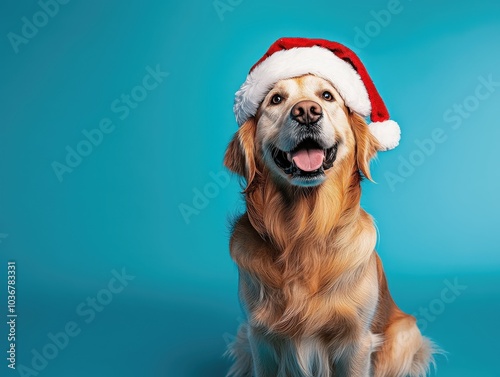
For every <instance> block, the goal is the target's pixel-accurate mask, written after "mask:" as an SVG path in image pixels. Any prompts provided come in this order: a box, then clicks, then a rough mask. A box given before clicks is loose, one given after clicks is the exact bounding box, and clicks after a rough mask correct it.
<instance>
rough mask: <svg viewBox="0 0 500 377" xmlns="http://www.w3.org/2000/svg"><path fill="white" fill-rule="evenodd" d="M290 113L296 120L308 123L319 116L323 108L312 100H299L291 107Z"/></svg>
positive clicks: (314, 120)
mask: <svg viewBox="0 0 500 377" xmlns="http://www.w3.org/2000/svg"><path fill="white" fill-rule="evenodd" d="M291 115H292V118H293V119H295V120H296V121H297V122H299V123H302V124H307V125H309V124H312V123H316V122H317V121H318V120H319V118H321V115H323V109H322V108H321V106H320V105H319V103H316V102H314V101H300V102H297V103H296V104H295V105H294V106H293V107H292V111H291Z"/></svg>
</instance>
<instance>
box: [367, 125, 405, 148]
mask: <svg viewBox="0 0 500 377" xmlns="http://www.w3.org/2000/svg"><path fill="white" fill-rule="evenodd" d="M368 128H369V129H370V132H371V134H372V135H373V136H375V138H376V139H377V140H378V142H379V144H380V149H379V150H380V151H388V150H390V149H394V148H396V147H397V146H398V145H399V140H400V139H401V129H400V128H399V125H398V124H397V123H396V122H395V121H393V120H385V121H383V122H373V123H370V124H369V125H368Z"/></svg>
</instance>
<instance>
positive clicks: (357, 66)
mask: <svg viewBox="0 0 500 377" xmlns="http://www.w3.org/2000/svg"><path fill="white" fill-rule="evenodd" d="M305 74H312V75H315V76H318V77H321V78H323V79H326V80H328V81H330V82H331V83H332V85H333V86H334V87H335V89H336V90H337V91H338V92H339V94H340V95H341V96H342V98H343V99H344V102H345V104H346V105H347V106H348V107H349V108H350V109H351V110H352V111H354V112H355V113H357V114H359V115H361V116H363V117H368V116H370V119H371V121H372V123H370V124H369V129H370V131H371V133H372V135H374V136H375V138H376V139H377V140H378V141H379V143H380V145H381V148H380V150H383V151H385V150H389V149H393V148H395V147H397V146H398V144H399V139H400V136H401V131H400V129H399V126H398V124H397V123H396V122H394V121H393V120H390V119H389V112H388V111H387V108H386V107H385V104H384V102H383V101H382V98H381V97H380V94H379V93H378V91H377V89H376V88H375V85H374V84H373V81H372V80H371V78H370V76H369V75H368V72H367V71H366V68H365V67H364V65H363V63H361V60H359V58H358V57H357V56H356V54H355V53H354V52H353V51H351V50H350V49H348V48H347V47H345V46H344V45H342V44H340V43H337V42H330V41H327V40H324V39H307V38H281V39H278V40H277V41H276V42H274V43H273V45H272V46H271V47H270V48H269V50H268V51H267V52H266V54H265V55H264V56H263V57H262V58H261V59H260V60H259V61H258V62H257V63H256V64H255V65H254V66H253V67H252V68H251V69H250V72H249V74H248V76H247V78H246V80H245V82H244V83H243V85H242V86H241V87H240V89H239V90H238V91H237V92H236V97H235V102H234V108H233V110H234V114H235V115H236V121H237V122H238V124H239V125H242V124H243V123H244V122H245V121H246V120H248V119H249V118H251V117H253V116H254V115H255V114H256V112H257V109H258V108H259V105H260V103H261V102H262V100H263V99H264V97H265V96H266V95H267V93H268V92H269V90H271V88H272V86H273V85H274V84H275V83H276V82H278V81H279V80H282V79H287V78H292V77H298V76H302V75H305Z"/></svg>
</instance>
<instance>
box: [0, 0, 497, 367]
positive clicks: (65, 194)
mask: <svg viewBox="0 0 500 377" xmlns="http://www.w3.org/2000/svg"><path fill="white" fill-rule="evenodd" d="M223 2H225V1H223ZM226 4H229V3H226ZM232 4H233V5H227V7H228V8H226V11H225V12H223V13H218V12H217V10H216V9H215V7H214V4H213V2H212V1H211V0H207V1H198V2H181V1H178V2H163V1H149V2H138V1H135V2H126V3H124V2H120V1H116V0H113V1H111V0H110V1H106V2H100V1H86V2H77V1H70V2H69V3H68V4H66V5H61V6H60V9H59V11H58V13H57V14H56V15H55V16H54V17H51V18H50V19H49V20H48V23H47V24H46V25H45V26H43V27H40V29H39V31H38V33H37V35H35V36H34V37H33V38H31V39H30V40H29V41H28V43H27V44H21V45H20V46H19V51H18V53H16V52H15V51H14V48H13V47H12V45H11V43H10V42H9V39H8V37H7V35H8V33H9V32H13V33H16V34H20V33H21V27H22V25H23V21H22V19H21V18H22V17H27V18H28V19H29V20H32V18H33V16H34V15H35V14H36V12H38V11H39V10H40V6H39V5H38V4H37V3H36V2H12V1H9V2H4V3H3V4H2V5H1V6H0V8H1V10H0V29H1V30H0V31H1V32H0V35H1V36H2V38H1V41H0V54H1V60H0V64H1V70H0V75H1V87H0V91H1V94H0V96H1V102H0V104H1V112H0V241H1V243H0V285H2V286H4V287H5V286H6V281H7V277H6V276H7V273H6V271H7V260H15V261H16V263H17V310H18V313H19V317H18V319H17V329H16V330H17V366H18V367H19V365H20V364H22V365H25V366H28V367H31V362H32V361H31V360H32V358H33V354H32V350H38V351H39V352H41V351H42V350H43V348H44V347H45V346H46V345H47V344H49V343H50V342H51V341H50V339H49V338H48V334H49V333H58V332H60V331H63V329H64V327H65V326H66V324H67V323H68V322H69V321H74V322H76V323H77V325H78V326H79V328H80V329H81V332H80V334H79V335H78V336H76V337H74V338H71V339H70V342H69V344H68V345H67V346H66V347H65V348H64V349H62V350H59V352H58V355H57V357H55V358H53V359H52V360H49V361H48V365H47V366H46V367H45V368H44V369H43V370H41V371H39V375H40V376H42V377H45V376H46V377H59V376H72V377H80V376H94V377H101V376H154V377H156V376H173V377H185V376H223V375H224V373H225V371H226V370H227V368H228V365H229V361H228V360H226V359H224V358H222V356H221V355H222V353H223V352H224V349H225V346H226V343H227V342H228V341H230V340H231V338H232V334H234V333H235V331H236V327H237V325H238V322H239V321H240V319H239V318H240V309H239V305H238V301H237V292H236V286H237V271H236V268H235V266H234V265H233V263H232V261H231V260H230V258H229V255H228V236H229V232H228V229H227V216H228V214H231V213H237V212H238V211H240V210H241V209H242V203H241V200H240V197H239V194H238V192H239V190H240V188H239V186H238V182H237V179H235V178H233V179H232V181H231V184H229V185H225V184H222V185H221V184H219V185H218V186H217V184H216V183H214V182H215V181H214V179H213V178H212V176H211V175H210V172H213V173H215V174H219V175H220V176H223V175H224V173H223V172H224V170H223V167H222V156H223V152H224V150H225V147H226V145H227V143H228V141H229V140H230V137H231V135H232V134H233V133H234V131H235V130H236V129H237V126H236V123H235V121H234V117H233V114H232V101H233V95H234V92H235V91H236V90H237V89H238V87H239V85H240V84H241V83H242V82H243V81H244V79H245V76H246V73H247V71H248V69H249V68H250V66H251V65H252V64H253V63H255V62H256V61H257V60H258V59H259V58H260V56H261V55H262V54H263V53H264V52H265V50H266V49H267V48H268V47H269V45H270V44H271V43H272V42H273V41H274V40H275V39H277V38H279V37H281V36H303V37H317V38H325V39H331V40H336V41H338V42H341V43H344V44H346V45H348V46H350V47H352V48H353V49H354V50H355V51H356V52H357V53H358V55H359V56H360V58H361V60H362V61H363V62H364V63H365V65H366V66H367V68H368V70H369V72H370V73H371V75H372V78H373V80H374V81H375V83H376V84H377V87H378V89H379V91H380V92H381V94H382V96H383V98H384V100H385V102H386V104H387V106H388V108H389V110H390V112H391V116H392V118H393V119H395V120H397V121H398V122H399V124H400V125H401V127H402V130H403V139H402V142H401V145H400V146H399V147H398V148H397V149H396V150H394V151H390V152H386V153H381V154H380V155H379V158H378V159H377V160H376V161H375V162H374V163H373V164H372V174H373V176H374V179H375V180H376V181H377V182H378V184H373V183H364V185H363V190H364V193H363V204H364V207H365V208H366V209H367V210H368V212H370V213H371V214H372V215H373V216H374V218H375V219H376V221H377V225H378V228H379V230H380V234H381V237H380V239H379V242H378V245H377V249H378V251H379V253H380V254H381V256H382V259H383V261H384V264H385V268H386V272H387V275H388V279H389V283H390V286H391V290H392V293H393V295H394V297H395V299H396V301H397V302H398V304H399V305H400V306H401V307H402V309H404V310H405V311H407V312H409V313H418V312H419V310H420V309H419V308H424V309H429V308H431V309H430V310H433V311H434V313H438V314H437V315H435V316H433V319H432V320H426V321H422V320H423V317H422V315H420V316H418V318H419V319H420V324H421V325H422V326H423V327H425V329H424V333H425V334H426V335H428V336H430V337H432V338H433V339H434V340H435V341H436V342H437V343H438V344H439V345H440V346H441V347H443V348H444V349H445V350H446V351H448V353H449V354H448V360H446V359H445V358H443V357H439V358H438V373H437V375H438V376H443V377H444V376H452V377H462V376H463V377H493V376H498V362H497V357H498V339H499V337H500V327H499V326H498V318H499V314H500V301H499V299H500V284H499V283H500V246H499V241H498V232H499V220H498V213H499V211H500V204H499V200H498V191H499V189H500V172H499V169H498V160H499V153H500V152H499V151H500V148H499V141H498V140H499V139H500V127H499V124H498V119H499V118H498V103H499V100H500V90H499V89H500V87H499V86H496V87H493V88H492V89H491V92H488V91H484V88H483V89H482V90H483V91H482V92H481V93H483V94H484V93H488V94H489V96H488V98H487V99H483V100H474V99H471V98H470V97H471V96H475V91H476V88H477V86H478V85H480V82H481V81H480V78H481V77H483V78H484V79H488V77H489V76H490V75H491V77H492V79H493V80H494V81H496V82H498V81H500V50H499V49H498V41H499V37H500V22H499V20H500V3H498V2H496V1H476V2H472V3H470V5H465V4H466V3H465V2H462V3H460V2H456V1H440V2H434V1H430V0H421V1H409V0H402V1H401V3H400V5H399V7H398V8H397V9H398V10H400V12H399V13H397V14H392V15H391V19H390V20H387V19H386V20H385V21H384V20H382V21H376V18H377V16H376V14H377V13H373V12H379V11H381V10H386V9H388V2H387V1H385V0H384V1H378V0H377V1H369V2H368V1H355V2H334V1H331V0H329V1H319V0H312V1H308V2H307V4H304V3H302V2H295V1H273V2H265V1H261V0H258V1H249V0H246V1H242V2H239V3H238V1H235V0H233V2H232ZM221 12H222V11H221ZM42 21H43V20H42ZM377 22H378V23H377ZM381 23H384V25H381ZM357 28H359V29H357ZM358 30H361V31H363V32H364V33H369V35H368V36H367V37H366V38H365V39H364V40H360V39H359V38H358V39H356V35H357V33H358V32H359V31H358ZM370 35H371V36H370ZM157 65H159V66H160V68H161V70H162V71H165V72H168V73H169V76H168V77H166V78H165V79H164V80H163V82H161V83H160V84H159V85H158V87H157V88H155V89H153V90H151V91H149V92H147V97H146V98H145V99H144V101H143V102H141V103H140V104H139V105H138V106H137V107H136V108H135V109H132V110H131V111H130V114H129V115H128V116H127V117H126V118H125V119H123V120H121V119H120V118H119V114H117V113H114V112H113V111H112V110H111V108H110V106H111V103H112V102H113V101H115V100H116V99H119V98H120V96H121V95H122V93H130V91H131V90H132V89H133V88H134V87H135V86H136V85H139V84H141V82H142V80H143V78H144V76H145V75H146V74H147V71H146V67H148V66H150V67H152V68H154V67H156V66H157ZM464 101H466V104H468V105H469V108H470V107H471V106H472V107H474V111H470V112H468V113H467V114H466V115H467V117H465V116H462V117H461V118H459V120H460V127H459V128H458V129H453V125H454V124H455V122H458V121H454V122H451V121H449V120H448V121H446V120H445V118H444V117H445V113H446V112H447V111H448V110H450V109H451V110H450V111H452V109H453V106H454V104H463V103H464ZM455 116H456V115H455ZM106 117H109V118H110V119H111V120H112V121H113V124H114V125H115V127H116V128H115V130H114V131H113V132H112V133H110V134H106V135H104V138H103V141H102V142H101V144H100V145H98V146H96V147H95V148H94V149H93V151H92V153H90V154H89V155H88V156H86V157H84V158H83V159H82V162H81V163H80V164H79V165H78V166H77V167H75V168H74V170H73V172H71V173H66V174H64V175H63V180H62V182H60V181H59V180H58V178H57V177H56V174H55V173H54V171H53V168H52V164H53V162H54V161H58V162H61V163H64V160H65V158H66V153H67V151H66V146H70V147H72V148H76V145H77V144H78V143H79V142H80V141H81V140H84V136H83V135H82V131H83V130H85V129H86V130H91V129H94V128H97V127H98V125H99V122H100V121H101V119H103V118H106ZM436 128H441V129H442V130H443V131H442V132H444V134H445V135H446V141H445V142H443V143H439V144H436V145H435V147H434V150H433V151H432V153H429V154H428V155H422V154H420V159H418V157H419V156H417V155H418V154H419V152H415V151H418V147H417V144H415V140H420V141H422V140H424V139H428V138H430V137H431V135H432V133H433V131H434V130H435V129H436ZM412 153H413V155H412ZM410 156H413V158H414V161H417V162H418V166H416V167H414V168H413V171H411V172H410V173H408V171H406V173H405V177H402V176H401V177H402V178H401V179H402V180H403V181H400V182H399V183H397V184H395V185H394V184H393V185H392V186H391V184H389V182H388V180H387V173H393V174H400V173H399V172H398V169H401V164H404V162H402V161H403V160H406V161H408V160H409V158H410ZM422 156H423V158H422ZM415 158H416V159H417V160H415ZM214 185H216V186H214ZM214 187H216V189H214ZM193 190H194V191H193ZM196 190H200V191H201V192H203V191H206V190H208V191H209V192H210V190H215V191H218V193H217V194H214V192H213V191H212V194H214V195H211V196H212V197H211V198H208V199H207V201H206V202H205V203H201V204H203V205H204V208H201V209H200V210H199V211H198V213H197V214H193V215H192V216H189V217H188V221H185V219H184V218H183V216H182V214H181V212H180V209H179V207H180V206H181V205H182V204H184V205H186V206H193V200H195V199H196V192H197V191H196ZM198 204H199V203H198ZM122 268H125V269H126V271H127V273H128V274H131V275H133V276H135V278H134V279H133V280H132V281H130V283H129V284H128V286H126V287H125V288H124V289H123V292H121V293H117V294H115V295H114V296H112V301H111V302H110V303H109V305H107V306H105V307H104V309H103V310H102V311H101V312H96V313H95V314H96V315H95V319H94V320H93V321H91V323H89V324H86V323H85V322H84V319H85V317H82V316H79V315H78V314H77V313H76V308H77V307H78V305H80V304H81V303H84V302H85V301H86V299H87V297H95V296H96V295H97V294H99V292H101V290H102V289H105V288H106V287H107V286H108V283H109V282H110V280H111V279H112V277H113V274H112V270H113V269H116V270H117V271H121V270H122ZM455 279H456V280H457V281H458V283H459V284H461V285H464V286H466V287H467V288H465V289H464V290H463V291H461V292H460V294H459V295H456V297H454V301H453V302H451V303H446V304H444V303H443V302H442V300H441V299H440V297H441V294H442V292H443V289H445V287H446V283H445V280H448V281H450V282H453V281H455ZM101 294H102V292H101ZM6 300H7V298H6V288H5V289H0V315H1V316H2V317H4V313H6V310H7V302H6ZM440 300H441V301H440ZM432 308H434V309H432ZM5 322H6V317H5V318H1V320H0V323H1V324H0V346H1V347H2V349H1V354H2V355H3V356H2V358H1V359H2V360H3V361H0V372H1V373H0V374H1V375H2V376H4V375H5V376H14V375H21V374H19V373H18V372H16V371H11V370H10V369H8V368H7V361H6V360H5V355H6V352H5V351H6V350H7V341H6V338H7V331H8V329H7V326H6V324H5ZM28 375H29V374H28Z"/></svg>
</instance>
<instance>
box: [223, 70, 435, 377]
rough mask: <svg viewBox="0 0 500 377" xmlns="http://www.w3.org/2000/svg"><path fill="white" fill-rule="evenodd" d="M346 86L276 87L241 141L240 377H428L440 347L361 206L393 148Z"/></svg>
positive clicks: (234, 153)
mask: <svg viewBox="0 0 500 377" xmlns="http://www.w3.org/2000/svg"><path fill="white" fill-rule="evenodd" d="M344 97H346V96H345V95H344V96H343V95H341V93H340V91H339V90H338V86H337V87H336V86H334V85H333V84H332V83H331V82H330V81H329V80H327V79H325V78H322V77H318V75H315V74H311V73H307V74H303V75H299V76H296V77H291V78H284V79H281V80H278V81H277V82H275V83H274V84H273V85H272V86H270V87H269V86H268V89H267V92H266V93H264V98H263V99H262V100H261V101H260V102H259V106H258V109H257V110H256V111H255V114H254V115H252V116H247V119H245V121H244V122H242V124H241V126H240V128H239V130H238V131H237V132H236V133H235V135H234V137H233V138H232V140H231V141H230V143H229V145H228V147H227V150H226V153H225V156H224V165H225V166H226V167H227V168H228V169H229V170H230V171H232V172H233V173H236V174H237V175H239V176H241V177H243V179H244V182H245V184H244V186H243V187H244V190H243V195H244V198H245V202H246V212H245V213H244V214H243V215H241V216H240V217H239V218H238V219H237V220H236V221H235V222H234V223H233V224H232V235H231V239H230V255H231V257H232V259H233V260H234V262H235V263H236V265H237V266H238V271H239V297H240V301H241V304H242V307H243V311H244V313H245V315H246V318H247V320H246V322H245V323H243V324H241V325H240V327H239V330H238V334H237V336H236V339H235V341H234V342H233V343H232V344H231V345H230V347H229V349H228V353H229V354H230V355H231V356H232V358H233V359H234V363H233V365H232V367H231V369H230V370H229V372H228V374H227V376H234V377H252V376H254V377H313V376H314V377H333V376H336V377H339V376H345V377H368V376H374V377H405V376H411V377H417V376H425V375H427V373H428V371H429V368H430V365H431V364H432V363H433V362H434V359H433V353H434V352H435V351H436V350H435V347H434V345H433V343H432V342H431V341H430V340H429V339H428V338H426V337H423V336H422V335H421V333H420V331H419V329H418V327H417V325H416V320H415V318H414V317H412V316H411V315H408V314H406V313H404V312H402V311H401V310H400V309H399V308H398V307H397V306H396V304H395V303H394V301H393V299H392V298H391V295H390V292H389V289H388V284H387V280H386V277H385V274H384V270H383V267H382V263H381V261H380V258H379V256H378V255H377V253H376V251H375V244H376V236H377V235H376V229H375V226H374V223H373V219H372V218H371V217H370V215H368V214H367V213H366V212H365V211H364V210H363V209H362V208H361V207H360V196H361V187H360V183H361V181H362V179H363V178H364V177H366V178H367V179H368V180H371V175H370V169H369V164H370V159H371V158H373V157H374V156H375V154H376V153H377V151H378V150H381V144H380V142H379V141H378V140H377V138H376V137H375V136H374V135H373V134H372V133H371V132H370V130H369V127H368V126H367V123H366V121H365V119H364V118H363V116H361V115H359V114H358V113H356V112H355V111H353V110H352V109H351V108H350V107H349V105H348V103H347V101H345V99H344Z"/></svg>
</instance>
